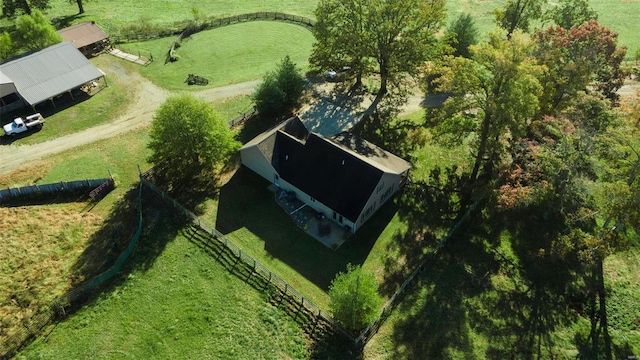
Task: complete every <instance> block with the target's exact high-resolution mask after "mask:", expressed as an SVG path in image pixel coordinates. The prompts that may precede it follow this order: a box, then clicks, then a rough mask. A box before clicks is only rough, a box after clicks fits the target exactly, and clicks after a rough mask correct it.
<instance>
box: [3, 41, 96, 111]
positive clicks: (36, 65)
mask: <svg viewBox="0 0 640 360" xmlns="http://www.w3.org/2000/svg"><path fill="white" fill-rule="evenodd" d="M0 74H2V75H1V77H0V82H1V85H0V89H1V91H2V99H13V98H15V97H18V98H19V99H20V100H21V102H22V103H23V104H24V105H28V106H31V107H33V108H35V106H36V105H38V104H40V103H42V102H45V101H47V100H51V101H53V99H54V98H55V97H57V96H58V95H62V94H64V93H71V91H72V90H74V89H78V88H80V87H82V86H83V85H85V84H88V83H91V82H93V81H94V80H98V79H100V78H103V77H104V76H105V75H104V73H103V72H102V71H100V70H99V69H98V68H96V67H95V66H93V64H91V62H89V60H87V58H86V57H85V56H84V55H82V53H81V52H80V51H78V49H76V48H75V47H74V46H73V44H71V43H69V42H63V43H59V44H56V45H53V46H50V47H48V48H46V49H43V50H40V51H38V52H35V53H33V54H30V55H27V56H24V57H21V58H18V59H16V60H12V61H9V62H7V63H4V64H0ZM4 102H5V101H4V100H3V103H4ZM4 108H5V106H2V108H1V109H0V112H5V111H7V110H5V109H4Z"/></svg>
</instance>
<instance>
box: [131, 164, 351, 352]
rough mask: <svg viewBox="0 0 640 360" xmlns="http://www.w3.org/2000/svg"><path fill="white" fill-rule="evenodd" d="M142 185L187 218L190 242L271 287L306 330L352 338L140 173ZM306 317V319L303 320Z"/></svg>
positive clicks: (274, 275) (259, 282) (309, 302)
mask: <svg viewBox="0 0 640 360" xmlns="http://www.w3.org/2000/svg"><path fill="white" fill-rule="evenodd" d="M140 178H141V182H142V183H143V184H144V187H145V188H147V189H151V190H153V191H154V192H156V194H158V195H159V196H160V197H161V198H162V199H163V200H164V201H165V202H167V203H168V204H170V205H172V206H173V207H174V208H175V209H176V210H177V211H178V213H180V214H181V215H183V216H184V217H185V218H187V219H188V220H189V221H190V222H191V223H192V224H193V226H194V227H195V229H196V230H195V232H193V233H192V234H191V235H192V241H194V242H195V243H197V244H198V245H199V246H200V247H201V248H203V249H204V250H205V251H207V252H210V254H211V255H212V256H215V257H216V258H217V259H219V260H220V262H222V263H223V264H226V266H227V268H228V269H229V270H230V271H231V272H233V273H235V274H236V275H238V276H239V277H241V278H244V280H245V281H247V282H250V281H253V282H254V283H255V282H257V283H258V284H259V285H258V286H257V287H259V288H262V289H267V288H268V289H271V291H273V290H275V291H276V293H278V296H277V297H276V298H277V299H278V300H277V303H278V304H285V305H286V307H287V312H288V313H289V314H290V315H292V316H293V317H294V319H296V320H300V322H301V323H303V324H304V325H306V326H307V330H309V332H310V333H312V334H314V333H316V331H317V330H318V329H319V328H325V329H326V327H330V328H331V330H333V331H337V332H339V333H341V334H343V335H345V336H347V337H348V338H350V339H352V340H354V336H353V335H352V334H351V333H349V332H348V331H346V330H345V329H344V328H342V326H340V325H339V324H338V323H337V322H336V321H335V320H334V319H333V318H332V317H331V316H330V315H329V314H328V313H326V312H325V311H323V310H322V309H321V308H320V307H318V306H317V305H315V304H314V303H313V302H312V301H311V300H309V299H307V298H305V297H304V296H303V295H302V294H301V293H300V292H299V291H298V290H296V289H295V288H294V287H293V286H291V285H290V284H289V283H287V282H286V281H284V280H283V279H282V278H280V277H279V276H278V275H276V274H274V273H273V272H272V271H270V270H269V269H268V268H267V267H266V266H264V265H263V264H261V263H260V262H259V261H257V260H256V259H254V258H253V257H251V256H250V255H249V254H247V253H246V252H244V251H242V249H241V248H240V247H238V246H237V245H236V244H234V243H233V242H231V241H230V240H229V239H228V238H227V237H226V236H224V235H223V234H222V233H221V232H219V231H218V230H216V229H215V228H213V227H211V226H209V225H207V224H206V223H205V222H204V221H202V220H201V219H200V218H199V217H198V216H196V215H195V214H193V213H192V212H191V211H189V210H188V209H186V208H185V207H184V206H182V205H181V204H180V203H179V202H177V201H176V200H175V199H173V198H171V197H170V196H169V195H167V194H166V193H165V192H164V191H163V190H162V189H160V188H159V187H157V186H156V185H155V184H153V183H152V182H151V181H149V180H148V179H147V178H146V175H145V174H143V175H141V176H140ZM305 318H306V319H305Z"/></svg>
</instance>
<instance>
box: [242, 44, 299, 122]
mask: <svg viewBox="0 0 640 360" xmlns="http://www.w3.org/2000/svg"><path fill="white" fill-rule="evenodd" d="M303 91H304V78H303V77H302V74H301V72H300V69H299V68H298V67H297V66H296V64H294V63H293V62H292V61H291V58H290V57H289V55H287V56H286V57H285V58H284V59H283V60H282V62H281V63H280V64H278V67H277V68H276V70H275V71H274V72H269V73H267V74H266V75H265V77H264V79H263V81H262V83H261V84H260V85H259V86H258V89H257V90H256V93H255V95H254V97H253V100H254V101H255V103H256V108H257V109H258V111H259V112H260V114H263V115H275V114H280V113H289V112H291V111H293V110H294V109H295V108H297V107H299V106H300V100H301V98H302V92H303Z"/></svg>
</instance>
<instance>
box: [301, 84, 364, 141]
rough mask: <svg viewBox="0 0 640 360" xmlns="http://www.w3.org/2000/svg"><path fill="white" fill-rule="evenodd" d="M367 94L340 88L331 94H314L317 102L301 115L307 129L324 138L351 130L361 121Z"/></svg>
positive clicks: (330, 92)
mask: <svg viewBox="0 0 640 360" xmlns="http://www.w3.org/2000/svg"><path fill="white" fill-rule="evenodd" d="M366 96H367V94H366V93H364V92H362V91H349V90H347V89H346V88H342V87H339V86H336V87H334V89H333V90H331V91H329V92H317V93H315V94H314V98H315V99H316V101H315V102H314V103H313V104H312V105H311V106H310V107H309V108H308V109H307V110H306V111H305V112H304V113H303V114H301V115H300V119H301V121H302V122H303V123H304V125H305V127H306V128H307V129H308V130H309V131H312V132H315V133H318V134H321V135H323V136H327V137H330V136H333V135H335V134H338V133H341V132H343V131H348V130H350V129H351V128H352V127H353V126H355V125H356V124H358V123H359V122H360V120H361V117H362V113H363V112H364V108H363V107H362V106H361V104H362V103H363V101H364V100H365V97H366Z"/></svg>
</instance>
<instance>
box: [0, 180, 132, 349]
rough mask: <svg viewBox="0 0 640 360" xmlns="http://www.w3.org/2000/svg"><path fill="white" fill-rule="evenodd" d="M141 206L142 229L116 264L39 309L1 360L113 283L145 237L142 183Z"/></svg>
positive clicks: (12, 339)
mask: <svg viewBox="0 0 640 360" xmlns="http://www.w3.org/2000/svg"><path fill="white" fill-rule="evenodd" d="M137 203H138V204H137V205H138V219H137V220H138V226H137V229H136V232H135V233H134V235H133V236H132V238H131V240H130V241H129V245H128V246H127V248H126V249H125V250H124V251H123V252H122V253H121V254H120V255H119V256H118V258H117V259H116V261H115V262H114V264H113V265H111V267H109V269H107V270H105V271H104V272H102V273H100V274H98V275H96V276H95V277H93V278H91V279H89V280H87V281H85V282H83V283H82V284H80V285H78V286H76V287H74V288H73V289H71V290H69V291H68V292H67V293H65V294H64V295H63V296H62V297H60V298H58V299H57V300H55V301H54V302H53V304H52V305H50V306H48V307H45V308H43V309H39V311H38V313H37V314H36V315H34V316H33V317H31V318H30V319H29V320H28V321H25V322H24V323H23V327H22V328H21V329H20V330H18V331H17V332H15V333H13V334H12V335H11V336H9V337H8V338H7V339H6V340H5V341H3V342H2V343H0V360H4V359H10V358H12V357H13V356H14V355H15V354H16V353H17V352H18V351H19V350H20V349H21V348H22V347H23V346H24V345H26V344H27V343H28V342H29V341H31V340H32V339H33V338H35V337H36V336H38V335H39V334H41V333H42V331H43V329H44V328H45V327H46V326H47V325H49V324H52V323H53V322H55V321H59V320H60V319H62V318H64V317H65V316H66V315H67V312H66V309H65V308H69V307H70V306H75V305H78V304H81V303H82V302H83V301H84V299H85V298H86V297H88V296H89V295H91V294H92V293H94V292H95V289H96V288H97V287H98V286H100V285H102V284H104V283H105V282H107V281H109V280H111V279H112V278H113V277H114V276H115V275H116V274H117V273H118V272H119V271H120V270H121V269H122V267H123V266H124V263H125V262H126V261H127V259H128V258H129V256H130V255H131V253H132V252H133V250H134V249H135V247H136V245H137V244H138V241H139V240H140V237H141V236H142V183H140V186H139V190H138V198H137Z"/></svg>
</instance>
